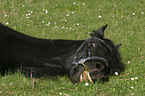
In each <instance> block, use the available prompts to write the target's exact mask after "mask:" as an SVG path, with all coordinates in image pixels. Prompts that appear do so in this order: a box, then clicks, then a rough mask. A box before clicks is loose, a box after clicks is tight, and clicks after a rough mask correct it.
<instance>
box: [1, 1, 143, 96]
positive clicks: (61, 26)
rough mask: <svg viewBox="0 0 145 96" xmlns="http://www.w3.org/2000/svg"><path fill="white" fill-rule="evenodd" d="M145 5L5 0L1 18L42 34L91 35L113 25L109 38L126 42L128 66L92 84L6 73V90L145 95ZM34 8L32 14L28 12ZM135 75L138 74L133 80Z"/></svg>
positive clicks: (30, 95)
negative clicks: (104, 80) (100, 81)
mask: <svg viewBox="0 0 145 96" xmlns="http://www.w3.org/2000/svg"><path fill="white" fill-rule="evenodd" d="M74 2H75V4H73V3H74ZM83 3H84V5H83ZM144 5H145V1H144V0H0V22H2V23H3V24H5V25H6V24H7V26H9V27H11V28H13V29H15V30H17V31H20V32H22V33H25V34H28V35H31V36H35V37H39V38H50V39H73V40H79V39H86V38H89V37H90V36H89V35H88V33H89V32H91V30H95V29H98V28H100V27H101V26H103V25H105V24H108V25H109V26H108V28H107V30H106V33H105V37H106V38H109V39H112V40H113V41H114V42H115V44H118V43H122V46H121V47H120V53H121V55H122V60H123V62H124V63H125V64H126V65H127V68H126V70H125V71H124V72H123V73H121V74H120V75H119V76H112V77H110V80H109V82H106V83H104V84H101V83H95V84H91V83H89V86H85V84H84V83H79V84H77V85H73V84H72V82H71V81H70V79H69V78H68V77H67V76H63V77H58V80H52V79H48V78H39V79H36V78H35V79H31V78H26V77H25V76H24V75H23V74H20V72H17V73H15V74H9V75H6V76H5V77H2V76H0V95H2V96H8V95H9V96H40V95H42V96H56V95H57V96H58V95H60V94H61V93H62V96H68V95H70V96H104V95H105V96H131V95H135V96H144V95H145V83H144V81H145V14H141V13H142V12H145V7H144ZM46 10H47V11H48V13H46V12H47V11H46ZM72 12H74V13H72ZM28 13H31V15H28V16H26V14H28ZM133 13H135V15H133ZM67 14H68V16H67ZM98 16H101V18H99V17H98ZM26 17H29V18H26ZM48 22H50V24H48ZM78 24H79V25H78ZM128 61H130V63H128ZM135 77H137V78H138V79H135V80H131V78H135ZM33 80H34V81H33ZM33 82H35V83H34V84H33Z"/></svg>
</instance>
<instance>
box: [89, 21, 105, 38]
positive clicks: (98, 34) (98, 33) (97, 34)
mask: <svg viewBox="0 0 145 96" xmlns="http://www.w3.org/2000/svg"><path fill="white" fill-rule="evenodd" d="M106 27H107V24H106V25H105V26H103V27H101V28H99V29H98V30H96V31H95V30H93V32H94V33H91V34H90V35H91V36H92V38H96V37H97V38H101V39H102V38H103V37H104V31H105V29H106Z"/></svg>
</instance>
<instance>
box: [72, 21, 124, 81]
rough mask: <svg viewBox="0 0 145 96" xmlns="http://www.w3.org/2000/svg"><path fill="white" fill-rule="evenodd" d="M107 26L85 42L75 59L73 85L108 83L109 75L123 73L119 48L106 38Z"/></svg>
mask: <svg viewBox="0 0 145 96" xmlns="http://www.w3.org/2000/svg"><path fill="white" fill-rule="evenodd" d="M106 27H107V24H106V25H105V26H103V27H101V28H100V29H98V30H96V31H94V33H92V34H91V36H92V38H89V39H86V40H84V43H83V44H82V45H81V46H80V47H79V48H78V50H77V52H76V56H75V57H74V62H73V67H72V70H71V73H70V78H71V80H72V82H73V83H78V82H79V81H83V80H85V81H87V79H89V80H90V81H91V82H96V81H108V80H109V74H114V72H121V67H122V64H121V58H120V54H119V52H118V48H119V47H120V46H121V44H119V45H117V46H115V45H114V44H113V42H112V41H111V40H109V39H105V38H104V31H105V29H106Z"/></svg>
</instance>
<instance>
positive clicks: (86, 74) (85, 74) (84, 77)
mask: <svg viewBox="0 0 145 96" xmlns="http://www.w3.org/2000/svg"><path fill="white" fill-rule="evenodd" d="M84 81H85V82H87V81H90V82H93V80H92V78H91V76H90V73H89V72H88V71H84V72H83V73H82V74H81V75H80V82H84Z"/></svg>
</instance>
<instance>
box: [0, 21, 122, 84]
mask: <svg viewBox="0 0 145 96" xmlns="http://www.w3.org/2000/svg"><path fill="white" fill-rule="evenodd" d="M106 27H107V25H105V26H103V27H101V28H100V29H98V30H97V31H94V33H92V34H91V36H92V37H91V38H88V39H86V40H61V39H58V40H55V39H53V40H52V39H40V38H35V37H31V36H28V35H25V34H23V33H20V32H18V31H15V30H13V29H11V28H9V27H7V26H5V25H3V24H1V23H0V72H1V74H2V75H4V74H5V72H7V71H10V72H15V71H16V70H18V69H19V70H21V71H22V72H23V73H25V74H27V75H30V73H31V71H32V69H33V70H34V72H33V76H37V77H39V76H48V77H49V76H56V75H64V74H68V76H69V77H70V79H71V81H72V82H73V83H78V82H79V81H80V80H81V79H84V78H82V75H84V74H83V73H84V72H85V71H86V72H87V74H88V77H87V78H91V79H89V80H92V81H93V82H95V81H107V80H108V79H109V74H111V75H113V74H114V73H115V72H118V73H120V72H122V71H123V69H124V64H123V63H122V62H121V57H120V54H119V52H118V48H119V47H120V45H121V44H119V45H117V46H115V45H114V43H113V42H112V41H111V40H109V39H105V38H104V30H105V29H106ZM84 77H85V75H84Z"/></svg>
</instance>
